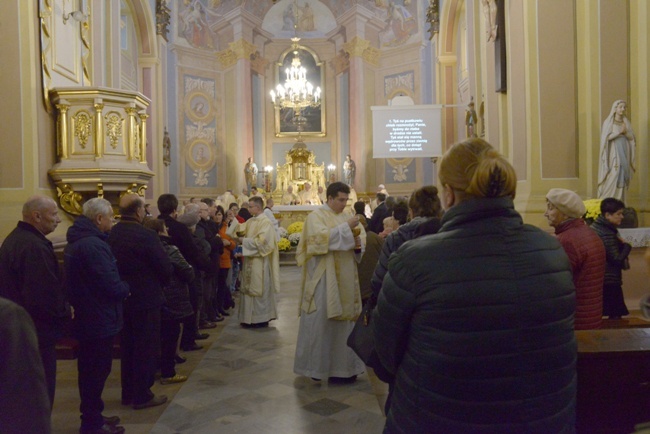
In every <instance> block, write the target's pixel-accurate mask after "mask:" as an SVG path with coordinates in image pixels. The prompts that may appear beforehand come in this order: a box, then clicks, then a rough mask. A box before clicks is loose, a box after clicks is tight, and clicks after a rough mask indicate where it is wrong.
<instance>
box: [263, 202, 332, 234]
mask: <svg viewBox="0 0 650 434" xmlns="http://www.w3.org/2000/svg"><path fill="white" fill-rule="evenodd" d="M319 206H320V205H276V206H274V207H273V208H271V211H273V216H274V217H275V218H276V219H277V220H278V223H279V224H280V226H281V227H283V228H285V229H286V228H287V227H289V225H290V224H291V223H293V222H304V221H305V219H306V218H307V216H308V215H309V213H310V212H312V211H314V210H315V209H317V208H318V207H319Z"/></svg>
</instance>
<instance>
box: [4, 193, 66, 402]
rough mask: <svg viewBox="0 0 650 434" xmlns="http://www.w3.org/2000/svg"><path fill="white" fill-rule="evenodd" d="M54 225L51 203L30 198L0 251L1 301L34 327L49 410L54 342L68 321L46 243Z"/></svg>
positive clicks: (53, 380) (55, 215)
mask: <svg viewBox="0 0 650 434" xmlns="http://www.w3.org/2000/svg"><path fill="white" fill-rule="evenodd" d="M59 223H61V219H60V218H59V214H58V207H57V205H56V202H54V200H53V199H51V198H49V197H45V196H33V197H31V198H29V199H28V200H27V202H25V204H24V205H23V220H22V221H20V222H18V226H17V227H16V229H14V230H13V231H12V232H11V233H10V234H9V236H8V237H7V238H6V239H5V240H4V242H3V243H2V247H0V282H2V285H0V296H2V297H5V298H8V299H9V300H11V301H13V302H15V303H17V304H19V305H21V306H22V307H23V308H25V310H26V311H27V312H28V313H29V315H30V316H31V317H32V321H34V325H35V326H36V333H37V335H38V349H39V351H40V354H41V359H42V361H43V368H44V369H45V380H46V382H47V389H48V390H47V391H48V395H49V398H50V406H51V405H52V404H53V403H54V389H55V387H56V340H57V339H58V338H60V337H61V336H62V335H63V328H64V325H65V322H66V321H67V320H68V319H69V318H70V315H71V311H70V306H69V305H68V303H67V302H66V301H65V292H64V290H63V285H62V280H61V274H60V270H59V264H58V261H57V259H56V256H55V255H54V248H53V246H52V243H51V242H50V240H48V239H47V238H45V236H46V235H48V234H50V233H52V232H54V229H56V227H57V226H58V225H59Z"/></svg>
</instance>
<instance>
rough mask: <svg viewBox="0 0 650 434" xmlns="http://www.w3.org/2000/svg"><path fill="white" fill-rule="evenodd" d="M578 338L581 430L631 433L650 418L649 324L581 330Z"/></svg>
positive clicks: (577, 334)
mask: <svg viewBox="0 0 650 434" xmlns="http://www.w3.org/2000/svg"><path fill="white" fill-rule="evenodd" d="M617 321H621V320H617ZM608 322H609V321H608ZM631 322H632V323H634V324H637V325H641V323H638V322H636V321H633V320H632V321H631ZM609 325H612V324H609ZM576 339H577V342H578V363H577V369H578V397H577V431H578V433H590V434H591V433H631V432H633V431H634V426H635V425H636V424H640V423H643V422H648V421H650V328H648V327H647V326H646V327H639V326H637V327H634V328H629V327H628V328H610V329H600V330H579V331H576Z"/></svg>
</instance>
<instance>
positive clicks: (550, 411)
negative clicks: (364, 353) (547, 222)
mask: <svg viewBox="0 0 650 434" xmlns="http://www.w3.org/2000/svg"><path fill="white" fill-rule="evenodd" d="M438 173H439V177H440V183H441V185H442V186H443V191H442V204H443V206H444V207H445V208H446V209H447V211H446V213H445V215H444V216H443V217H442V227H441V228H440V230H439V231H438V233H437V234H434V235H431V236H426V237H420V238H418V239H415V240H412V241H409V242H408V243H406V244H404V245H403V246H402V247H401V248H400V249H399V250H398V251H397V253H395V254H394V255H393V256H392V257H391V259H390V262H389V266H388V274H386V277H385V278H384V283H383V286H382V289H381V291H380V293H379V300H378V303H377V308H376V309H375V312H374V315H373V320H372V327H373V333H374V339H375V342H378V343H379V342H380V343H381V344H380V345H377V346H376V350H377V353H378V355H379V359H380V361H381V363H382V365H383V366H384V367H385V368H386V369H388V370H389V372H391V373H392V374H393V375H394V376H395V383H394V391H393V394H392V401H391V405H390V409H389V411H388V414H387V418H386V427H385V431H384V432H385V433H419V434H421V433H517V434H520V433H545V434H547V433H571V432H575V405H576V401H575V394H576V357H577V347H576V341H575V337H574V332H573V313H574V312H575V288H574V286H573V280H572V277H571V265H570V263H569V260H568V258H567V256H566V254H565V253H564V250H563V249H562V246H561V245H560V243H559V242H558V241H557V239H555V238H554V237H552V236H551V235H549V234H547V233H545V232H543V231H542V230H541V229H539V228H536V227H533V226H530V225H526V224H524V223H523V221H522V218H521V216H520V215H519V214H518V213H517V211H515V209H514V204H513V199H514V196H515V189H516V186H517V179H516V175H515V171H514V169H513V167H512V166H511V165H510V163H508V162H507V161H506V160H505V159H504V158H503V157H502V156H501V155H499V153H498V152H497V151H496V150H495V149H494V148H492V146H490V145H489V144H488V143H487V142H485V141H483V140H481V139H470V140H468V141H466V142H463V143H459V144H456V145H454V146H452V147H451V148H450V149H449V150H448V151H447V153H446V154H445V156H444V157H443V159H442V161H441V162H440V166H439V172H438Z"/></svg>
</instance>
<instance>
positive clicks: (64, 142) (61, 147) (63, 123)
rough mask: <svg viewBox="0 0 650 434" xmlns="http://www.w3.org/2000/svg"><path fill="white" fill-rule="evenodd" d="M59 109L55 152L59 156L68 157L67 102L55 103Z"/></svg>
mask: <svg viewBox="0 0 650 434" xmlns="http://www.w3.org/2000/svg"><path fill="white" fill-rule="evenodd" d="M56 108H57V110H59V143H57V147H56V148H57V154H58V156H59V158H62V159H63V158H68V109H69V108H70V106H69V105H68V104H56Z"/></svg>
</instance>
